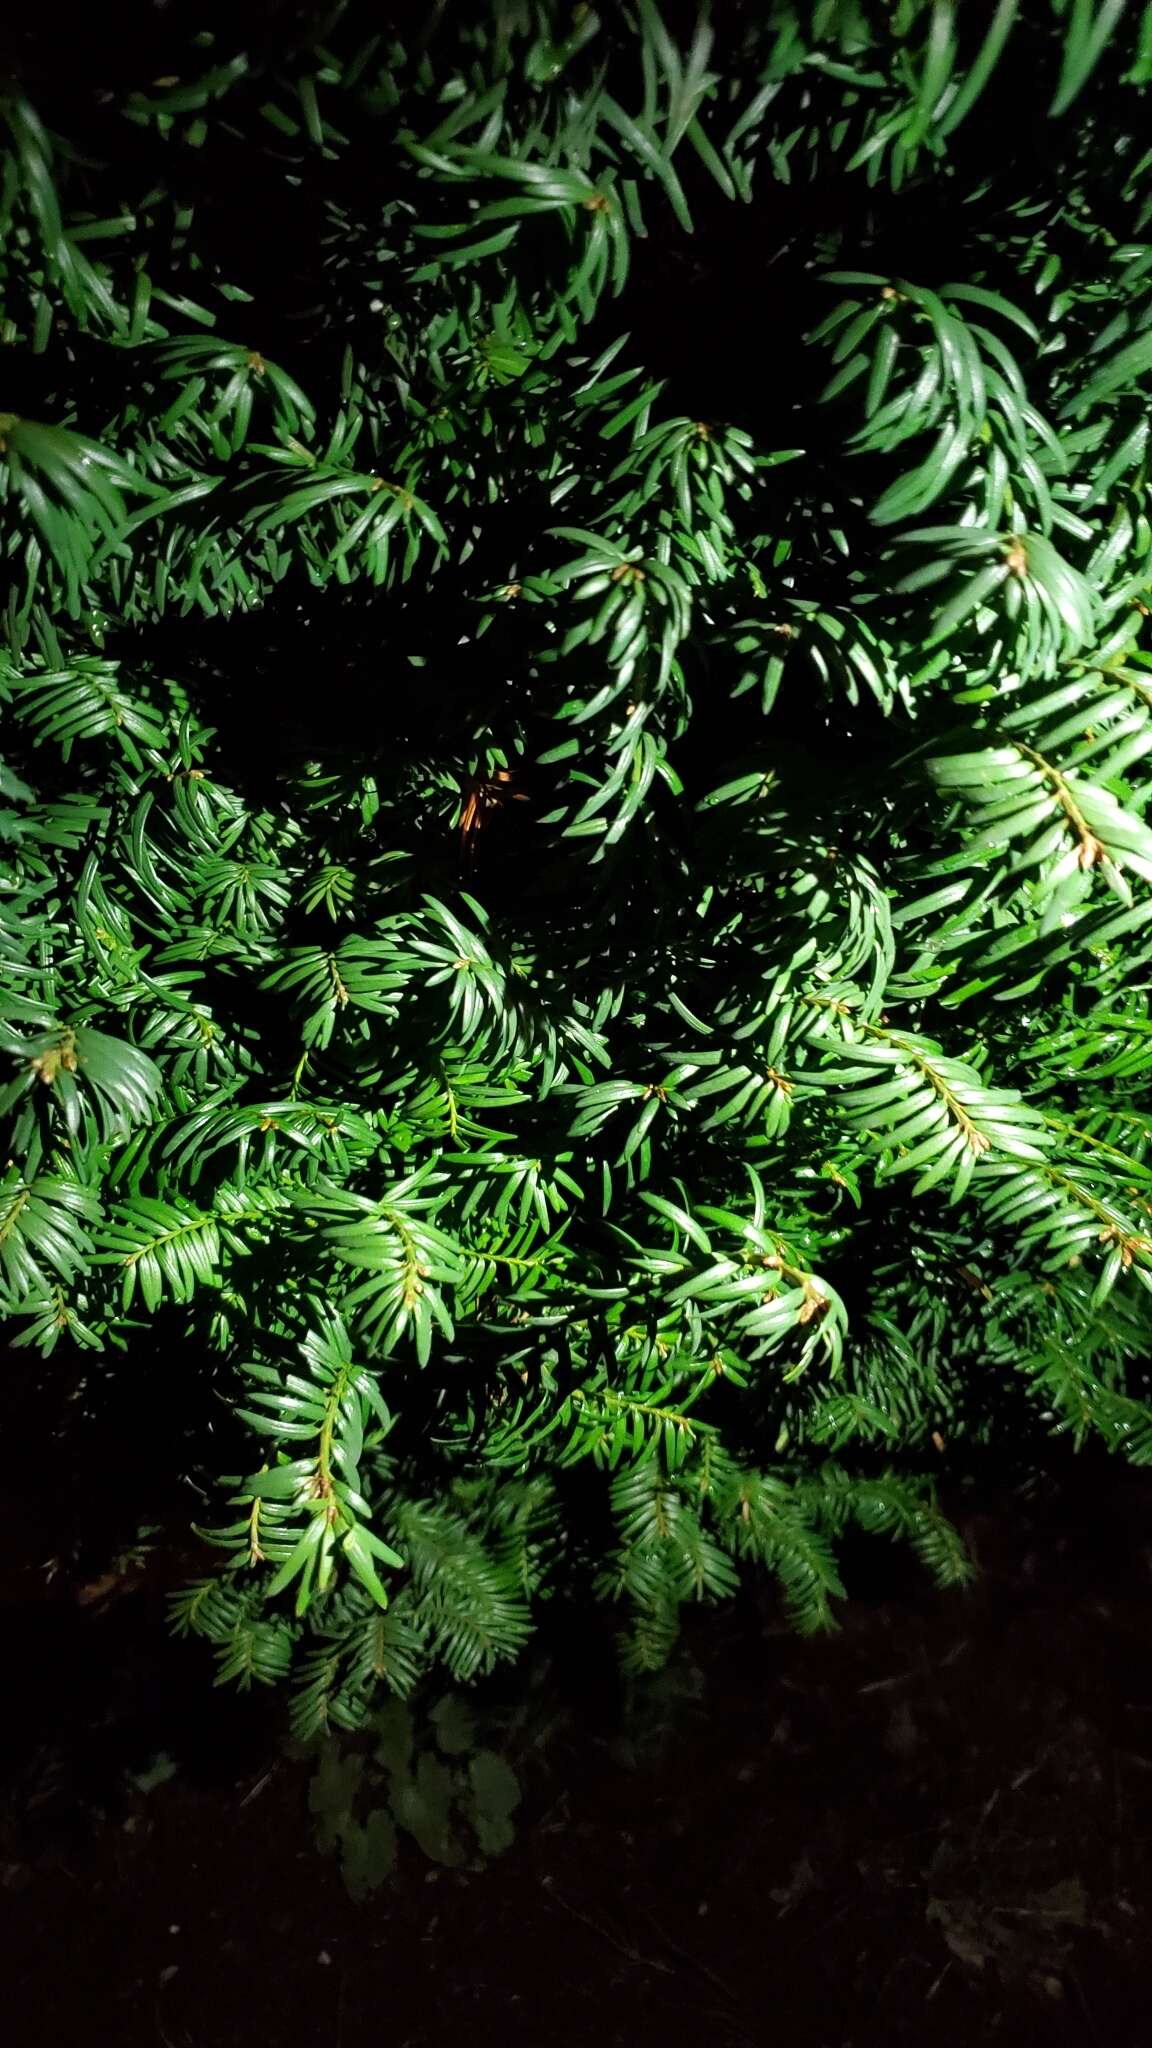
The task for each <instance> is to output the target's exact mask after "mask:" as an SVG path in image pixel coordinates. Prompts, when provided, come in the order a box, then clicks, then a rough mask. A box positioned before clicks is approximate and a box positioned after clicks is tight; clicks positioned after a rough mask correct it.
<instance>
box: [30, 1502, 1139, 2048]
mask: <svg viewBox="0 0 1152 2048" xmlns="http://www.w3.org/2000/svg"><path fill="white" fill-rule="evenodd" d="M1150 1477H1152V1475H1150ZM1150 1508H1152V1484H1150V1483H1148V1480H1146V1479H1144V1478H1142V1477H1141V1475H1135V1476H1134V1477H1125V1476H1124V1475H1123V1474H1118V1473H1117V1472H1116V1471H1115V1470H1114V1469H1110V1470H1109V1471H1108V1472H1106V1473H1104V1474H1103V1475H1102V1474H1101V1473H1100V1471H1099V1470H1096V1469H1094V1470H1093V1471H1092V1472H1090V1473H1089V1472H1087V1471H1085V1472H1084V1473H1083V1474H1079V1473H1077V1474H1076V1475H1074V1477H1073V1479H1072V1480H1071V1481H1070V1482H1069V1483H1066V1484H1065V1483H1061V1484H1060V1485H1058V1486H1057V1485H1051V1486H1049V1487H1047V1488H1045V1489H1044V1490H1042V1491H1041V1492H1039V1493H1034V1494H1033V1495H1032V1497H1031V1498H1030V1499H1022V1498H1021V1497H1020V1496H1019V1495H1017V1494H1015V1493H1010V1494H1009V1495H1008V1496H1007V1497H1006V1498H1000V1499H993V1500H990V1501H988V1502H986V1503H985V1504H984V1506H983V1508H982V1509H980V1510H979V1511H971V1512H969V1514H968V1518H967V1527H968V1533H969V1535H970V1537H971V1540H972V1542H973V1544H974V1548H975V1551H976V1553H977V1556H978V1559H979V1562H980V1565H981V1575H980V1578H979V1580H978V1582H977V1584H976V1585H975V1587H974V1588H973V1589H972V1590H971V1591H969V1592H965V1593H961V1594H955V1593H953V1594H944V1593H937V1592H935V1591H934V1590H933V1589H932V1588H931V1587H928V1586H925V1584H924V1583H923V1582H922V1581H921V1580H920V1579H919V1578H918V1577H917V1576H916V1575H915V1572H914V1569H913V1568H912V1566H911V1565H910V1564H908V1563H906V1562H905V1561H902V1560H901V1559H900V1558H899V1557H898V1556H896V1555H894V1554H893V1555H892V1556H891V1557H889V1554H888V1553H887V1552H885V1553H884V1556H885V1563H884V1565H883V1567H882V1569H883V1572H884V1573H885V1576H884V1578H883V1580H882V1582H879V1583H878V1582H877V1581H876V1579H875V1569H876V1568H875V1566H874V1565H873V1566H870V1567H869V1569H870V1570H871V1571H872V1573H873V1577H872V1581H871V1583H869V1584H866V1585H864V1586H863V1589H862V1590H861V1591H860V1593H859V1596H858V1597H857V1599H856V1600H855V1601H854V1602H853V1603H851V1604H850V1606H849V1608H848V1610H847V1612H846V1615H845V1620H844V1626H843V1628H842V1630H841V1632H840V1633H839V1634H838V1635H835V1636H832V1637H828V1638H821V1639H817V1640H812V1641H801V1640H798V1639H797V1638H796V1637H795V1636H794V1635H791V1634H789V1633H788V1632H787V1631H786V1629H785V1628H784V1626H783V1624H782V1622H781V1620H780V1617H779V1615H778V1614H777V1612H776V1611H775V1610H774V1608H773V1607H772V1605H771V1603H770V1601H769V1600H768V1599H767V1598H763V1599H755V1600H749V1601H747V1602H745V1603H744V1604H742V1605H740V1606H738V1607H735V1608H732V1609H729V1610H725V1611H724V1612H720V1613H701V1614H699V1615H696V1616H694V1617H693V1619H692V1625H691V1626H690V1628H689V1629H688V1630H687V1633H686V1638H685V1642H684V1646H683V1650H682V1652H681V1653H680V1654H679V1655H678V1657H677V1659H676V1661H675V1663H674V1665H673V1667H672V1668H671V1670H670V1671H669V1672H668V1673H666V1674H665V1675H664V1676H663V1677H662V1678H660V1679H659V1680H655V1681H652V1682H646V1683H645V1684H644V1685H643V1686H641V1687H639V1688H637V1689H635V1690H634V1691H633V1692H632V1694H631V1695H630V1696H628V1697H624V1696H623V1695H622V1694H620V1693H619V1691H618V1690H617V1689H616V1688H615V1687H614V1685H613V1683H612V1681H611V1677H610V1664H609V1660H608V1658H607V1655H606V1654H605V1646H604V1644H603V1642H602V1641H601V1640H599V1639H597V1638H596V1637H594V1636H588V1637H587V1640H585V1637H584V1636H581V1635H579V1634H578V1633H577V1632H576V1631H575V1625H574V1624H573V1625H572V1627H571V1629H568V1628H567V1625H566V1624H563V1623H561V1622H557V1623H556V1624H554V1626H553V1640H552V1641H551V1643H549V1644H546V1645H545V1646H544V1648H543V1649H542V1650H541V1653H540V1657H539V1659H538V1660H537V1663H536V1665H535V1666H534V1667H533V1668H532V1670H531V1672H530V1678H531V1688H532V1690H531V1699H530V1707H529V1710H528V1711H526V1712H521V1713H520V1714H519V1717H518V1724H519V1725H518V1733H517V1735H516V1736H515V1738H511V1740H512V1741H513V1748H514V1751H515V1753H514V1754H513V1755H512V1761H513V1763H514V1764H515V1767H516V1769H517V1771H518V1773H519V1775H520V1778H521V1781H522V1784H523V1787H524V1794H525V1798H524V1805H523V1807H522V1809H521V1813H520V1815H519V1816H518V1819H519V1823H520V1824H519V1827H518V1832H517V1838H516V1841H515V1844H514V1846H513V1847H512V1848H511V1849H510V1850H509V1851H508V1852H507V1853H506V1854H505V1855H503V1856H502V1857H500V1858H499V1859H498V1860H496V1861H494V1862H492V1863H491V1864H490V1865H489V1866H488V1867H487V1868H486V1869H484V1870H482V1871H479V1872H475V1873H473V1872H468V1873H460V1872H456V1871H444V1870H440V1869H438V1868H436V1867H434V1866H430V1865H429V1864H427V1863H426V1862H425V1861H424V1860H423V1859H422V1858H421V1857H420V1855H419V1854H418V1852H417V1851H416V1850H415V1849H414V1848H413V1849H411V1850H410V1852H409V1853H408V1854H407V1855H406V1856H404V1857H403V1858H402V1862H401V1868H400V1873H399V1878H398V1881H396V1882H394V1883H393V1884H391V1885H390V1886H389V1887H387V1888H384V1889H381V1890H380V1891H377V1892H375V1893H373V1894H372V1896H371V1897H370V1898H369V1899H368V1900H367V1901H366V1902H365V1903H362V1904H354V1903H353V1902H352V1901H351V1900H350V1899H349V1897H348V1895H347V1893H346V1891H345V1889H344V1886H343V1883H342V1880H341V1877H340V1873H339V1869H338V1867H337V1865H336V1863H335V1861H334V1860H333V1859H332V1858H331V1857H325V1856H322V1855H321V1854H320V1853H319V1851H318V1849H317V1847H316V1843H315V1838H314V1833H313V1826H314V1823H313V1821H312V1819H311V1817H310V1815H309V1812H308V1808H307V1783H308V1773H307V1770H306V1769H305V1768H304V1767H303V1766H301V1764H299V1763H298V1762H293V1761H290V1760H289V1759H288V1758H287V1757H286V1756H285V1754H284V1752H283V1749H282V1746H281V1743H280V1739H279V1726H278V1721H277V1711H276V1708H275V1705H274V1703H273V1702H270V1701H269V1700H268V1699H266V1698H258V1699H254V1700H248V1701H245V1700H243V1699H237V1698H236V1697H235V1696H233V1695H231V1694H227V1693H223V1692H213V1691H211V1690H210V1689H209V1688H208V1687H207V1685H206V1683H205V1678H206V1673H205V1670H204V1667H203V1662H202V1659H201V1656H200V1653H199V1651H198V1650H197V1649H196V1648H195V1647H194V1646H192V1647H190V1646H188V1645H184V1644H180V1643H176V1642H174V1641H173V1640H172V1639H171V1638H170V1637H168V1635H167V1634H166V1631H165V1627H164V1622H163V1602H162V1597H161V1595H160V1594H158V1593H157V1592H156V1591H155V1589H154V1588H153V1587H152V1586H151V1583H150V1579H149V1575H148V1574H147V1573H145V1574H143V1576H142V1577H140V1578H138V1579H133V1578H132V1577H131V1575H130V1576H129V1579H128V1582H127V1584H126V1586H125V1588H124V1590H123V1591H119V1589H117V1588H111V1589H108V1588H106V1589H103V1591H102V1593H101V1597H99V1598H97V1599H95V1600H92V1601H91V1602H90V1604H88V1605H86V1606H84V1605H78V1604H77V1601H76V1599H75V1598H74V1597H69V1595H68V1589H67V1588H60V1587H58V1588H57V1590H56V1593H55V1596H54V1597H47V1598H45V1597H37V1598H35V1599H33V1598H32V1597H30V1595H31V1591H32V1590H33V1577H32V1573H31V1567H28V1568H27V1569H26V1570H25V1571H24V1572H23V1575H22V1574H21V1572H20V1570H17V1569H14V1570H12V1571H10V1572H9V1574H8V1577H7V1580H6V1582H5V1586H6V1596H5V1604H6V1607H7V1612H6V1614H5V1616H4V1622H5V1637H6V1641H7V1643H8V1647H9V1658H10V1664H9V1672H10V1676H9V1682H8V1685H7V1687H6V1688H5V1689H4V1712H5V1716H6V1721H7V1727H6V1731H5V1735H4V1747H3V1751H2V1755H3V1758H4V1760H5V1776H6V1781H7V1795H6V1802H5V1806H4V1809H3V1822H2V1831H0V1888H2V1897H0V1948H2V1950H3V1956H2V1964H3V2000H4V2006H5V2009H6V2011H7V2013H8V2015H9V2019H10V2021H11V2022H13V2023H14V2031H13V2033H12V2036H11V2038H13V2039H23V2038H25V2036H26V2034H27V2033H29V2032H32V2033H34V2036H35V2038H36V2039H38V2040H43V2041H45V2042H48V2043H51V2044H53V2048H73V2044H77V2048H78V2044H80V2043H84V2044H85V2048H89V2044H92V2043H94V2042H98V2043H101V2044H103V2043H108V2044H109V2048H241V2044H243V2048H252V2044H253V2043H265V2042H278V2041H289V2040H290V2041H292V2042H293V2043H295V2044H300V2048H311V2044H312V2043H316V2044H318V2048H319V2044H321V2043H322V2044H324V2048H360V2044H361V2043H364V2044H368V2043H372V2044H375V2043H377V2042H380V2041H384V2040H386V2041H387V2042H388V2043H389V2044H390V2048H440V2044H441V2043H447V2042H454V2041H456V2040H462V2039H465V2038H466V2039H467V2040H468V2041H469V2042H470V2043H471V2044H473V2048H483V2044H487V2043H492V2044H497V2043H498V2044H500V2048H520V2044H524V2048H528V2044H533V2048H536V2044H542V2043H555V2044H559V2048H566V2044H573V2048H575V2044H584V2043H589V2044H594V2048H609V2044H612V2048H615V2044H617V2043H619V2044H621V2048H623V2044H625V2043H626V2044H628V2048H646V2044H649V2043H651V2044H656V2043H660V2044H662V2048H663V2044H668V2043H672V2044H675V2043H679V2042H686V2043H687V2042H697V2041H703V2040H706V2041H708V2042H709V2043H714V2044H717V2048H745V2044H757V2048H758V2044H761V2043H764V2044H767V2043H774V2044H775V2043H778V2042H781V2041H787V2042H788V2044H789V2048H871V2044H880V2043H884V2044H885V2048H889V2044H895V2048H900V2044H905V2043H907V2044H913V2043H915V2044H921V2043H924V2042H929V2041H930V2042H932V2043H933V2044H935V2048H952V2044H956V2048H960V2044H963V2048H978V2044H981V2043H984V2042H999V2041H1001V2040H1004V2041H1008V2040H1009V2039H1012V2040H1016V2041H1020V2042H1024V2043H1029V2044H1048V2043H1061V2044H1062V2043H1076V2044H1077V2048H1096V2044H1101V2048H1103V2044H1105V2043H1106V2044H1108V2048H1128V2044H1132V2048H1135V2044H1136V2043H1138V2042H1139V2043H1144V2042H1145V2041H1146V2040H1148V2039H1149V2038H1152V1971H1150V1965H1149V1958H1150V1954H1152V1949H1150V1943H1149V1934H1150V1931H1152V1835H1150V1830H1149V1820H1150V1818H1152V1650H1150V1644H1152V1537H1150V1536H1149V1535H1148V1534H1147V1533H1146V1532H1147V1531H1148V1529H1149V1509H1150ZM49 1590H50V1592H51V1589H49ZM118 1593H119V1596H117V1595H118ZM517 1683H518V1684H519V1685H520V1687H521V1689H523V1687H524V1685H525V1683H526V1680H525V1679H524V1678H521V1679H520V1680H518V1681H517Z"/></svg>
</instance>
